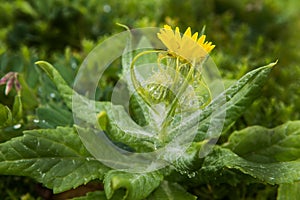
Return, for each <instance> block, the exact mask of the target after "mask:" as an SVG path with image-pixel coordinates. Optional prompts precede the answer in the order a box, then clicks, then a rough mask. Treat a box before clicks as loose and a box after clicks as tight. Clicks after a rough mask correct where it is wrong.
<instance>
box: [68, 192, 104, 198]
mask: <svg viewBox="0 0 300 200" xmlns="http://www.w3.org/2000/svg"><path fill="white" fill-rule="evenodd" d="M95 199H97V200H107V198H106V196H105V193H104V191H96V192H89V193H87V194H86V195H85V196H83V197H75V198H73V199H72V200H95Z"/></svg>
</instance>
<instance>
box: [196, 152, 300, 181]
mask: <svg viewBox="0 0 300 200" xmlns="http://www.w3.org/2000/svg"><path fill="white" fill-rule="evenodd" d="M228 170H229V171H230V172H228ZM237 171H238V172H241V173H243V174H245V175H248V176H251V177H252V178H254V179H252V180H251V181H252V182H253V181H256V182H263V183H269V184H283V183H292V182H294V181H298V180H300V160H296V161H289V162H277V163H256V162H252V161H248V160H246V159H243V158H242V157H239V156H238V155H236V154H235V153H233V152H232V151H231V150H229V149H225V148H215V149H214V151H213V152H212V153H211V154H209V155H208V156H206V157H205V160H204V162H203V165H202V168H201V169H200V170H199V171H198V173H197V176H196V177H195V180H194V181H196V182H219V181H218V179H219V178H221V177H222V175H223V173H227V174H228V173H229V174H230V173H231V174H232V177H235V174H236V172H237ZM217 175H218V176H219V177H218V176H217ZM255 179H256V180H255ZM228 180H230V179H227V180H226V179H225V180H224V179H223V180H222V181H223V182H228ZM248 180H250V179H249V178H248ZM239 181H245V180H243V179H240V180H239Z"/></svg>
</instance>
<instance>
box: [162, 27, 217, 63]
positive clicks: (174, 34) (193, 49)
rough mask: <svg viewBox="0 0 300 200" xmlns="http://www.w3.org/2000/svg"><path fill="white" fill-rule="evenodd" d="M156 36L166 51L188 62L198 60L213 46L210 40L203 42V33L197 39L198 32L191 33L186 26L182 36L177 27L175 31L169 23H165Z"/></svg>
mask: <svg viewBox="0 0 300 200" xmlns="http://www.w3.org/2000/svg"><path fill="white" fill-rule="evenodd" d="M157 36H158V38H159V39H160V40H161V41H162V42H163V44H164V45H165V46H166V47H167V48H168V53H169V54H171V55H172V56H174V57H180V58H183V59H185V60H188V61H189V62H200V61H202V60H203V59H204V58H205V57H206V56H207V55H208V53H209V52H210V51H211V50H212V49H213V48H214V47H215V45H212V43H211V42H207V41H206V42H205V38H206V36H205V35H201V36H200V38H199V39H198V32H196V33H194V34H193V35H192V33H191V28H190V27H189V28H187V29H186V31H185V33H184V34H183V36H181V35H180V32H179V28H178V27H176V28H175V31H173V30H172V28H171V27H170V26H169V25H165V26H164V28H163V29H161V31H160V32H159V33H157Z"/></svg>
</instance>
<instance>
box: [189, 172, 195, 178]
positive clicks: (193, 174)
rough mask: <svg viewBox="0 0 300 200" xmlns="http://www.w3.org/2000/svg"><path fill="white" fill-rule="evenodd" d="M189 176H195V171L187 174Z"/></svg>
mask: <svg viewBox="0 0 300 200" xmlns="http://www.w3.org/2000/svg"><path fill="white" fill-rule="evenodd" d="M187 176H188V177H189V178H194V177H195V176H196V172H190V173H188V174H187Z"/></svg>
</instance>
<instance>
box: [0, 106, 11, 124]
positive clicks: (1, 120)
mask: <svg viewBox="0 0 300 200" xmlns="http://www.w3.org/2000/svg"><path fill="white" fill-rule="evenodd" d="M11 123H12V113H11V111H10V109H9V108H8V107H7V106H4V105H2V104H0V127H5V126H7V125H10V124H11Z"/></svg>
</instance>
